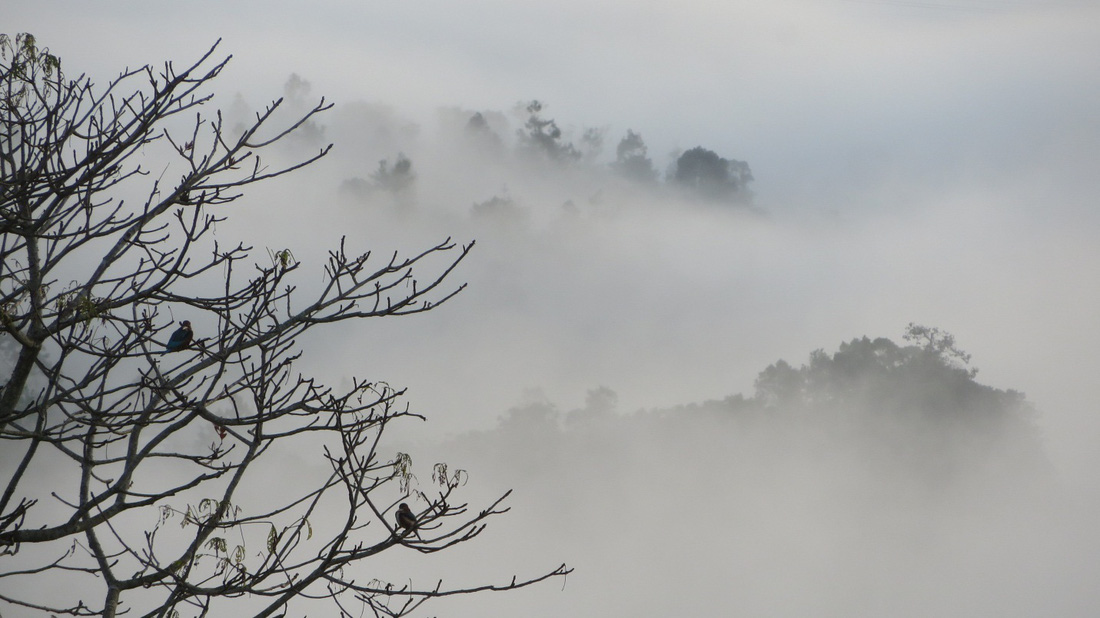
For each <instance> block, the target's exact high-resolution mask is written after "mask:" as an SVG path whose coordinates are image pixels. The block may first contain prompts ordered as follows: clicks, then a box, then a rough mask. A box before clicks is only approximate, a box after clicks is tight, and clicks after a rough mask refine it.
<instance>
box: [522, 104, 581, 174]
mask: <svg viewBox="0 0 1100 618" xmlns="http://www.w3.org/2000/svg"><path fill="white" fill-rule="evenodd" d="M544 108H545V106H544V105H543V103H541V102H540V101H538V100H534V101H531V102H529V103H527V104H526V106H525V107H524V110H525V111H526V113H527V120H526V121H525V122H524V124H523V129H520V130H518V131H517V132H516V134H517V136H518V138H519V144H520V148H521V150H522V151H523V152H526V153H528V154H532V155H535V156H541V157H545V158H546V159H549V160H550V161H556V162H560V163H566V162H573V161H579V160H580V159H581V157H582V156H583V155H582V153H581V152H580V151H579V150H577V149H576V148H575V147H574V146H573V144H571V143H569V142H566V141H563V140H562V131H561V129H560V128H558V123H557V122H555V121H554V120H553V119H552V118H543V117H542V111H543V109H544Z"/></svg>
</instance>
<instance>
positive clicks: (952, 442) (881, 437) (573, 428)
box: [446, 327, 1050, 494]
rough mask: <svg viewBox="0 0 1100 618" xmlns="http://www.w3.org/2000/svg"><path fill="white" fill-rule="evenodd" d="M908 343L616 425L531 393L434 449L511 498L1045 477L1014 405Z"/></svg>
mask: <svg viewBox="0 0 1100 618" xmlns="http://www.w3.org/2000/svg"><path fill="white" fill-rule="evenodd" d="M911 330H917V331H918V332H920V333H922V334H927V339H926V340H925V341H923V342H914V343H913V344H909V345H899V344H897V343H894V342H893V341H891V340H889V339H886V338H877V339H874V340H872V339H869V338H867V337H862V338H858V339H853V340H851V341H849V342H846V343H842V344H841V345H840V346H839V348H838V349H837V351H836V352H834V353H831V354H830V353H826V352H825V351H823V350H817V351H814V352H813V353H812V354H810V357H809V360H808V362H806V363H805V364H802V365H801V366H799V367H797V368H796V367H794V366H792V365H791V364H789V363H788V362H786V361H783V360H780V361H777V362H776V363H774V364H772V365H770V366H768V367H767V368H765V369H764V370H763V371H761V372H760V374H759V375H758V377H757V379H756V382H755V393H754V394H753V395H752V396H750V397H745V396H744V395H741V394H736V395H731V396H729V397H727V398H725V399H723V400H721V401H705V402H701V403H686V404H684V405H681V406H677V407H673V408H664V409H650V410H640V411H636V412H633V413H628V414H624V413H622V412H623V411H620V410H617V409H616V399H617V398H616V395H615V393H614V392H613V391H611V390H610V389H606V388H599V389H595V390H593V391H590V392H589V395H588V398H587V401H586V406H585V407H584V408H582V409H576V410H571V411H568V412H562V411H560V410H558V409H557V407H556V406H555V405H554V404H552V403H551V402H549V401H547V400H545V399H542V400H539V397H538V395H537V394H535V395H534V398H535V400H534V401H531V402H529V403H526V404H524V405H521V406H517V407H514V408H512V409H511V410H509V411H508V413H507V415H505V416H504V417H502V418H501V419H500V421H499V424H498V426H497V427H496V428H495V429H493V430H491V431H481V432H472V433H467V434H465V435H462V436H460V437H458V438H455V439H454V440H453V441H452V442H451V443H450V444H448V445H447V446H446V450H447V451H449V452H450V453H451V454H453V456H454V458H455V459H456V460H457V459H461V460H463V461H466V460H470V461H472V462H477V465H476V466H475V465H473V464H471V466H470V467H472V468H475V469H477V470H478V471H479V472H489V473H490V474H492V475H494V476H495V475H499V476H500V477H501V479H502V480H506V481H507V482H508V483H509V484H514V485H518V486H523V485H524V484H527V483H529V482H531V481H536V482H537V481H544V480H549V479H550V478H558V477H560V475H563V474H565V475H568V474H582V475H595V476H601V475H604V474H606V475H608V476H609V477H614V478H619V473H622V472H625V471H626V470H627V469H633V470H635V471H636V472H637V473H642V474H643V475H644V474H653V473H657V472H658V470H662V469H663V470H666V471H669V470H671V471H675V472H676V473H683V474H685V475H688V476H695V475H700V474H701V475H709V474H718V475H719V478H720V477H721V476H722V475H723V474H724V471H728V470H730V469H731V468H740V467H743V466H746V465H748V466H752V467H763V468H767V467H768V466H770V465H773V464H779V463H782V464H784V465H788V464H798V465H802V464H806V465H811V466H812V465H815V464H816V463H820V462H830V463H844V464H845V465H851V466H854V467H855V468H857V469H858V470H857V471H858V474H859V475H861V476H863V475H869V476H870V477H872V478H875V479H876V480H878V481H884V482H885V481H891V482H893V481H899V480H901V481H904V484H905V486H906V490H910V489H912V490H917V489H919V490H920V491H922V492H931V493H940V494H947V493H949V492H953V491H958V490H960V489H961V488H963V487H968V486H971V484H974V483H977V484H995V483H1003V482H1005V481H1006V480H1009V477H1011V480H1012V481H1013V482H1026V483H1029V484H1030V483H1033V482H1037V481H1038V480H1040V479H1045V478H1046V475H1047V474H1049V472H1050V471H1049V470H1048V469H1047V464H1046V463H1045V458H1044V455H1043V449H1042V444H1041V441H1040V435H1039V432H1038V430H1037V428H1036V426H1035V425H1034V419H1033V418H1032V416H1033V414H1034V411H1033V409H1032V406H1031V405H1030V404H1029V403H1028V402H1027V400H1026V398H1025V397H1024V395H1023V394H1021V393H1019V392H1016V391H1013V390H1001V389H997V388H993V387H991V386H986V385H983V384H981V383H979V382H978V381H977V379H976V374H977V371H976V370H975V369H972V368H969V367H966V366H965V364H964V363H965V362H966V360H967V359H968V358H969V357H968V355H965V353H962V352H961V351H959V350H957V349H956V348H955V347H954V342H953V339H952V338H951V336H950V335H946V334H943V333H940V332H939V331H938V329H926V328H924V327H911ZM913 338H914V339H916V337H913ZM944 339H946V342H947V343H946V345H944ZM596 444H599V445H602V446H599V447H596V446H594V445H596ZM670 458H671V459H670ZM606 466H612V467H613V468H622V469H613V470H609V469H606ZM842 482H846V481H842ZM734 487H735V486H732V487H731V488H734Z"/></svg>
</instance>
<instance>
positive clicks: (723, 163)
mask: <svg viewBox="0 0 1100 618" xmlns="http://www.w3.org/2000/svg"><path fill="white" fill-rule="evenodd" d="M752 179H753V178H752V171H751V170H749V164H748V163H745V162H744V161H737V160H731V159H726V158H723V157H720V156H718V153H716V152H714V151H713V150H707V149H706V148H703V147H702V146H696V147H695V148H692V149H691V150H688V151H687V152H684V153H683V154H681V155H680V157H679V158H677V159H676V166H675V168H674V171H673V173H672V180H673V181H675V182H676V183H677V184H678V185H680V186H681V187H684V188H686V189H688V190H689V191H691V192H692V193H694V194H695V195H698V196H699V197H703V198H706V199H711V200H717V201H738V200H742V201H743V200H746V199H748V197H749V192H748V184H749V182H751V181H752Z"/></svg>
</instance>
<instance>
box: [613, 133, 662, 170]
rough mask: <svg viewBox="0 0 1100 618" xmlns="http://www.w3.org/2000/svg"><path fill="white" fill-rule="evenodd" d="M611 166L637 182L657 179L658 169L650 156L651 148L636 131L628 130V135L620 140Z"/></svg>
mask: <svg viewBox="0 0 1100 618" xmlns="http://www.w3.org/2000/svg"><path fill="white" fill-rule="evenodd" d="M611 167H612V169H614V170H615V171H616V172H617V173H619V174H620V175H622V176H623V177H625V178H629V179H631V180H634V181H636V182H653V181H655V180H657V170H656V169H655V168H654V167H653V161H652V160H651V159H650V158H649V149H648V148H647V147H646V145H645V141H644V140H643V139H642V136H641V135H639V134H638V133H635V132H634V131H630V130H628V131H627V132H626V136H625V137H623V139H621V140H619V145H618V146H617V147H616V148H615V161H614V162H613V163H612V164H611Z"/></svg>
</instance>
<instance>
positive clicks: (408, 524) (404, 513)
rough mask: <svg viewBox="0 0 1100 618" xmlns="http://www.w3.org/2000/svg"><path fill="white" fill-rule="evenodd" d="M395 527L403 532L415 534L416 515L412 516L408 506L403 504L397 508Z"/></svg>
mask: <svg viewBox="0 0 1100 618" xmlns="http://www.w3.org/2000/svg"><path fill="white" fill-rule="evenodd" d="M397 525H398V526H400V527H402V528H404V529H405V530H411V531H413V532H416V515H413V512H412V510H410V509H409V505H408V504H406V503H404V502H402V503H401V506H399V507H397Z"/></svg>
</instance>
